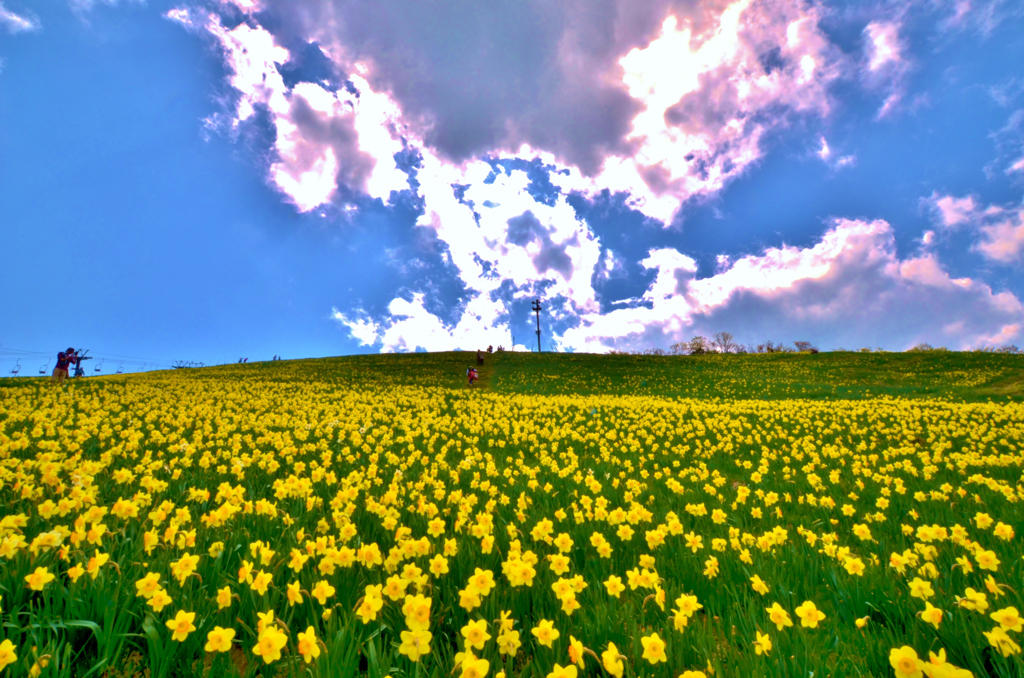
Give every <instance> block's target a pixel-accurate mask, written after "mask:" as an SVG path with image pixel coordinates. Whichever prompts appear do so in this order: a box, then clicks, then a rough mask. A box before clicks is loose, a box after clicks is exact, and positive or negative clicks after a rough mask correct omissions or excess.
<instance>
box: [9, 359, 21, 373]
mask: <svg viewBox="0 0 1024 678" xmlns="http://www.w3.org/2000/svg"><path fill="white" fill-rule="evenodd" d="M18 372H21V358H18V362H17V363H15V365H14V367H12V368H11V376H12V377H16V376H18Z"/></svg>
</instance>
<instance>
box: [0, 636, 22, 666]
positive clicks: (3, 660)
mask: <svg viewBox="0 0 1024 678" xmlns="http://www.w3.org/2000/svg"><path fill="white" fill-rule="evenodd" d="M16 661H18V653H17V652H16V649H15V647H14V643H12V642H11V641H10V640H5V641H4V642H2V643H0V671H3V670H4V668H5V667H6V666H7V665H9V664H13V663H14V662H16Z"/></svg>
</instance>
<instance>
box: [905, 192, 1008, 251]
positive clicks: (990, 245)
mask: <svg viewBox="0 0 1024 678" xmlns="http://www.w3.org/2000/svg"><path fill="white" fill-rule="evenodd" d="M925 204H926V205H928V206H930V207H931V208H932V210H933V211H934V213H935V215H936V217H937V218H938V220H939V223H940V224H941V225H942V226H945V227H947V228H955V227H959V226H967V227H969V228H970V229H971V230H972V231H973V232H974V233H975V235H976V236H977V240H976V241H975V243H974V246H973V247H972V249H973V250H974V251H976V252H978V253H979V254H981V255H982V256H983V257H985V258H986V259H989V260H991V261H994V262H996V263H999V264H1007V265H1008V264H1015V263H1017V262H1019V261H1020V260H1021V259H1022V257H1024V206H1020V205H1018V206H1001V205H988V206H982V205H979V204H978V202H977V201H976V200H975V199H974V197H973V196H967V197H964V198H955V197H953V196H950V195H938V194H936V193H933V194H932V195H931V196H930V197H929V198H927V199H926V200H925Z"/></svg>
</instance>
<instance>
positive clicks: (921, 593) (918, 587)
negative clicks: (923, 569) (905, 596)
mask: <svg viewBox="0 0 1024 678" xmlns="http://www.w3.org/2000/svg"><path fill="white" fill-rule="evenodd" d="M934 595H935V591H934V590H932V585H931V582H929V581H925V580H924V579H921V578H919V577H914V580H913V581H911V582H910V596H911V597H912V598H920V599H921V600H928V599H929V598H931V597H932V596H934Z"/></svg>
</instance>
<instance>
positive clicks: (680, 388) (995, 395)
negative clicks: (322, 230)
mask: <svg viewBox="0 0 1024 678" xmlns="http://www.w3.org/2000/svg"><path fill="white" fill-rule="evenodd" d="M475 362H476V360H475V355H474V354H473V353H468V352H446V353H405V354H386V355H360V356H345V357H339V358H320V359H311V360H288V361H281V362H261V363H250V364H247V365H234V364H233V365H224V366H220V367H210V368H204V369H199V370H190V371H189V374H190V376H192V377H194V378H197V379H213V380H221V379H226V380H236V379H237V380H243V381H245V380H253V379H255V380H260V381H272V382H293V381H296V380H299V381H303V382H313V383H325V384H331V385H334V386H337V387H341V388H357V389H358V388H374V387H377V386H383V385H392V386H428V387H429V386H439V387H444V388H465V387H466V376H465V374H466V369H467V368H468V367H469V366H470V365H473V364H475ZM479 373H480V381H479V383H478V384H477V387H478V388H479V389H480V390H484V391H491V392H495V393H509V394H511V393H527V394H539V395H566V394H580V395H652V396H665V397H682V398H723V399H728V400H737V399H738V400H749V399H755V400H756V399H764V400H780V399H788V398H804V399H830V398H835V399H862V398H872V397H879V396H891V397H903V398H951V399H953V400H958V401H965V402H977V401H987V400H992V401H994V402H1006V401H1019V400H1021V399H1022V398H1024V356H1016V355H1002V354H994V353H953V352H948V353H947V352H935V353H819V354H817V355H811V354H782V353H776V354H760V355H707V356H635V355H595V354H572V353H543V354H539V355H538V354H536V353H496V354H493V355H489V356H487V357H486V359H485V363H484V365H483V367H481V368H480V369H479ZM167 374H170V373H160V372H155V373H149V374H147V375H146V376H144V377H139V376H132V375H123V376H110V377H102V378H100V379H99V381H97V380H96V379H95V378H90V379H86V380H84V381H82V382H81V383H79V384H78V386H81V387H88V385H89V384H90V383H101V382H108V381H115V380H131V379H138V378H143V379H146V380H157V381H159V380H160V379H161V378H164V375H167ZM32 381H35V382H36V383H40V384H41V383H44V382H45V381H46V379H37V380H32ZM26 382H29V380H27V379H21V380H13V379H0V384H5V385H7V386H10V385H13V384H15V383H22V384H24V383H26Z"/></svg>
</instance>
